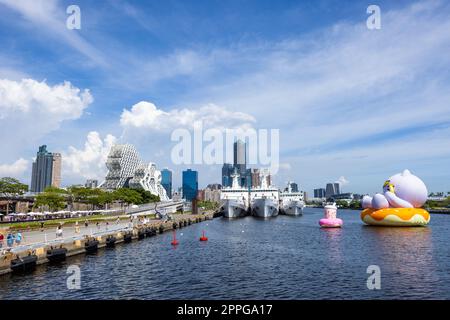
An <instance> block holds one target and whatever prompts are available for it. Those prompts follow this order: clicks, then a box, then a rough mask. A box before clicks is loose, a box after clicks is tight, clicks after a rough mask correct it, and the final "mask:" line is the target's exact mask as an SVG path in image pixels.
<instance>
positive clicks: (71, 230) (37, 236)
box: [2, 214, 193, 251]
mask: <svg viewBox="0 0 450 320" xmlns="http://www.w3.org/2000/svg"><path fill="white" fill-rule="evenodd" d="M172 217H173V219H174V220H173V221H174V222H176V221H180V220H184V219H189V218H192V217H193V216H192V215H190V214H176V215H173V216H172ZM160 222H162V221H161V220H159V219H149V222H148V223H147V225H156V224H158V223H160ZM133 223H134V226H137V225H138V221H137V220H134V222H133ZM130 227H131V224H130V221H129V220H122V221H120V222H119V223H117V222H115V221H109V224H108V225H106V222H100V223H99V226H98V227H97V226H96V222H93V223H92V222H91V223H89V225H88V227H85V225H84V221H80V222H79V233H77V232H75V226H74V225H71V226H63V227H62V229H63V236H62V237H60V238H57V236H56V227H55V228H45V229H44V230H43V231H40V230H32V231H24V232H21V233H22V237H23V239H22V242H21V243H20V245H17V244H14V246H13V247H12V249H13V251H17V250H18V249H21V248H20V247H24V246H28V245H33V244H38V243H46V242H52V241H55V240H57V239H59V240H62V241H64V240H67V239H69V238H73V237H83V236H85V235H89V236H91V235H100V234H102V233H107V232H110V231H116V230H117V231H118V230H124V229H129V228H130ZM6 248H7V246H6V235H5V240H4V242H3V247H2V249H6Z"/></svg>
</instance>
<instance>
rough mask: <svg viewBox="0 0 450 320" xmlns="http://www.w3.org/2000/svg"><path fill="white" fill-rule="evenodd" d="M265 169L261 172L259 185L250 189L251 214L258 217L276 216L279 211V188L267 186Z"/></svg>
mask: <svg viewBox="0 0 450 320" xmlns="http://www.w3.org/2000/svg"><path fill="white" fill-rule="evenodd" d="M267 181H268V179H267V175H266V173H265V171H262V173H261V187H259V188H254V189H252V191H251V193H250V195H251V208H252V215H253V216H255V217H260V218H270V217H276V216H277V215H278V212H279V190H278V189H277V188H276V187H272V186H269V183H268V182H267Z"/></svg>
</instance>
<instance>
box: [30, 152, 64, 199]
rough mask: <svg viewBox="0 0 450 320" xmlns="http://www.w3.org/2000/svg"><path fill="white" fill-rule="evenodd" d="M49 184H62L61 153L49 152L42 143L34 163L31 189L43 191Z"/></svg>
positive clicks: (57, 185)
mask: <svg viewBox="0 0 450 320" xmlns="http://www.w3.org/2000/svg"><path fill="white" fill-rule="evenodd" d="M49 186H53V187H57V188H59V187H60V186H61V154H60V153H51V152H48V151H47V146H46V145H42V146H40V147H39V151H38V152H37V154H36V160H35V161H34V162H33V165H32V170H31V187H30V191H31V192H42V191H44V190H45V188H47V187H49Z"/></svg>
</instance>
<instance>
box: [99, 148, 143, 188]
mask: <svg viewBox="0 0 450 320" xmlns="http://www.w3.org/2000/svg"><path fill="white" fill-rule="evenodd" d="M140 164H141V160H140V159H139V154H138V152H137V150H136V148H135V147H134V146H133V145H131V144H116V145H113V146H112V147H111V150H110V151H109V154H108V158H107V160H106V167H107V168H108V173H107V174H106V177H105V182H103V183H102V185H101V187H102V188H103V189H106V190H116V189H119V188H124V187H126V186H127V184H128V182H129V181H130V180H131V178H133V175H134V171H135V170H136V169H137V167H138V166H139V165H140Z"/></svg>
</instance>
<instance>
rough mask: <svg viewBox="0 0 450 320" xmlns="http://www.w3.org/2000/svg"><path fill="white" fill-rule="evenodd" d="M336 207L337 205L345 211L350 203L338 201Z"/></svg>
mask: <svg viewBox="0 0 450 320" xmlns="http://www.w3.org/2000/svg"><path fill="white" fill-rule="evenodd" d="M336 205H337V206H338V207H340V208H343V209H345V208H348V202H347V201H344V200H338V201H336Z"/></svg>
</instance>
